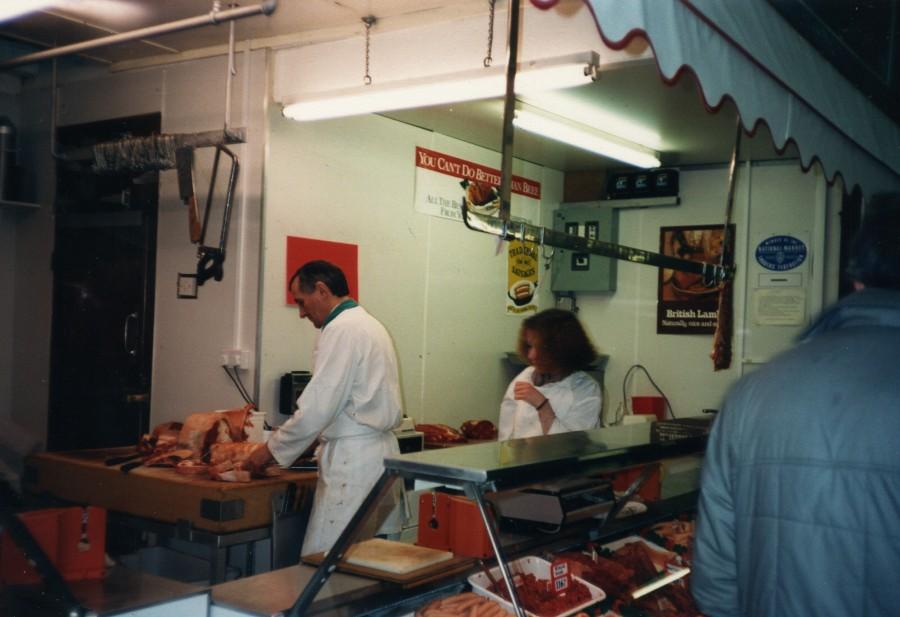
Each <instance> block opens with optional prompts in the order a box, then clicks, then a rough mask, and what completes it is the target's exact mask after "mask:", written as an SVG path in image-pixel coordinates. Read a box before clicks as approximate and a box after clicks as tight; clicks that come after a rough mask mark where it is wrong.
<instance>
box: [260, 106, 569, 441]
mask: <svg viewBox="0 0 900 617" xmlns="http://www.w3.org/2000/svg"><path fill="white" fill-rule="evenodd" d="M269 131H270V135H269V154H268V160H267V162H266V211H265V224H264V248H263V264H264V265H263V271H264V273H263V301H262V312H261V316H260V317H261V353H262V355H261V357H260V367H259V370H260V382H261V383H260V391H261V397H260V403H261V409H262V410H264V411H268V412H269V413H270V416H269V421H270V422H280V421H281V420H282V418H281V417H280V416H279V415H278V414H277V411H276V410H277V402H278V399H277V381H278V378H279V377H280V376H281V374H282V373H285V372H287V371H290V370H309V369H310V368H311V355H312V346H313V343H314V338H315V330H314V329H313V327H312V326H311V325H310V324H309V323H308V322H307V321H305V320H304V321H301V320H300V319H298V316H297V311H296V309H295V308H294V307H292V306H287V305H286V304H285V291H284V290H285V280H286V274H287V273H286V270H285V238H286V236H288V235H293V236H303V237H311V238H317V239H321V240H330V241H335V242H346V243H351V244H357V245H358V246H359V295H360V301H361V303H362V304H363V305H364V306H365V307H366V308H367V310H368V311H369V312H371V313H372V314H373V315H375V317H377V318H378V319H379V320H381V321H382V322H383V323H384V325H385V326H386V327H387V329H388V330H389V331H390V332H391V334H392V336H393V338H394V341H395V344H396V347H397V352H398V357H399V361H400V369H401V381H402V388H403V397H404V407H405V411H406V412H407V414H408V415H409V416H411V417H413V418H415V419H416V420H417V421H419V422H422V421H430V422H437V421H439V422H445V423H447V424H451V425H455V426H458V425H459V424H460V423H461V422H462V421H463V420H466V419H470V418H489V419H492V420H495V421H496V419H497V415H498V413H499V408H498V405H499V400H500V397H501V396H502V394H503V390H504V389H505V387H506V385H507V379H508V377H507V373H506V370H505V368H504V366H503V364H502V362H501V358H502V357H503V355H504V354H505V352H506V351H511V350H513V349H514V348H515V340H516V334H517V331H518V325H519V322H520V318H519V317H515V316H509V315H506V313H505V300H504V298H505V294H506V289H507V284H506V270H507V261H506V256H505V254H501V255H500V256H495V254H494V251H495V247H496V241H495V238H494V237H493V236H490V235H486V234H479V233H475V232H471V231H468V230H467V229H465V227H464V226H463V224H462V223H460V222H456V221H451V220H446V219H440V218H435V217H431V216H428V215H425V214H422V213H419V212H417V211H416V210H415V208H414V201H413V191H414V187H415V165H414V153H415V147H416V146H417V145H419V146H424V147H426V148H433V149H436V150H438V151H441V152H446V153H448V154H451V155H453V156H458V157H460V158H464V159H468V160H475V161H477V162H483V163H485V164H489V165H491V166H495V167H499V155H498V154H496V153H490V154H492V155H493V157H495V160H490V159H488V160H485V159H483V158H480V157H483V156H485V152H486V151H484V150H483V149H481V148H477V147H476V146H472V145H470V144H466V143H463V142H459V141H457V140H454V139H450V138H448V137H445V136H442V135H438V134H433V133H430V132H428V131H425V130H422V129H419V128H415V127H412V126H409V125H406V124H403V123H400V122H396V121H393V120H389V119H387V118H383V117H380V116H366V117H358V118H347V119H343V120H339V121H331V122H319V123H298V122H294V121H291V120H286V119H285V118H283V117H282V116H281V115H280V113H279V112H278V110H275V109H273V110H272V111H271V113H270V114H269ZM515 171H516V173H517V174H522V175H524V176H526V177H529V178H532V179H534V180H537V181H539V182H541V184H542V187H541V188H542V205H541V209H542V210H544V211H550V210H552V208H554V207H555V206H556V204H558V203H559V200H560V196H561V194H562V174H561V173H559V172H557V171H553V170H549V169H546V168H542V167H538V166H536V165H533V164H527V163H521V162H517V164H516V166H515ZM514 214H515V212H514ZM544 299H545V306H549V304H547V303H546V296H545V297H544Z"/></svg>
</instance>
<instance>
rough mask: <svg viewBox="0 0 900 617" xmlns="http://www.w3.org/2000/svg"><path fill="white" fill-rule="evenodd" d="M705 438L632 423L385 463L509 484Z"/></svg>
mask: <svg viewBox="0 0 900 617" xmlns="http://www.w3.org/2000/svg"><path fill="white" fill-rule="evenodd" d="M703 443H705V438H689V439H678V440H672V441H665V442H652V441H651V436H650V424H649V423H645V424H632V425H627V426H616V427H610V428H599V429H594V430H590V431H573V432H570V433H560V434H558V435H546V436H542V437H530V438H526V439H512V440H509V441H502V442H490V443H481V444H475V445H470V446H459V447H455V448H443V449H439V450H426V451H424V452H413V453H409V454H402V455H399V456H396V457H393V458H388V459H385V468H386V469H388V470H391V471H394V472H398V473H400V474H401V475H404V476H409V477H416V478H420V479H430V480H436V481H441V482H450V483H452V482H459V483H466V482H471V483H475V484H485V483H489V482H493V483H497V484H498V486H504V487H509V486H514V485H517V484H519V485H521V484H526V483H532V482H535V481H538V480H539V479H541V478H546V477H558V476H559V475H560V474H571V473H577V472H579V471H591V470H600V469H603V468H604V467H608V468H611V469H612V468H621V467H625V466H627V465H628V464H636V463H640V462H644V461H649V460H658V459H659V458H665V457H670V456H678V455H680V454H682V453H688V452H696V451H697V450H698V449H702V445H703Z"/></svg>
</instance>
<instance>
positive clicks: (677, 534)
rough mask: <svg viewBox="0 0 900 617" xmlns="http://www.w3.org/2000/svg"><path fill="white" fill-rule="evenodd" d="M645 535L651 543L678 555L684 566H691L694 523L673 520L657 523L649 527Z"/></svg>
mask: <svg viewBox="0 0 900 617" xmlns="http://www.w3.org/2000/svg"><path fill="white" fill-rule="evenodd" d="M645 535H647V536H648V537H649V539H650V540H651V541H652V542H656V543H658V544H661V545H663V546H665V547H666V548H667V549H669V550H670V551H674V552H676V553H678V555H680V556H681V560H682V561H683V562H684V564H685V565H687V566H689V565H691V562H692V561H693V555H692V553H693V547H694V521H690V520H679V519H675V520H671V521H666V522H663V523H658V524H656V525H654V526H653V527H651V528H650V530H649V531H648V532H647V533H646V534H645Z"/></svg>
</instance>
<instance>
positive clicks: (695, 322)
mask: <svg viewBox="0 0 900 617" xmlns="http://www.w3.org/2000/svg"><path fill="white" fill-rule="evenodd" d="M724 239H725V234H724V233H723V229H722V225H691V226H680V227H661V228H660V230H659V252H660V253H662V254H663V255H667V256H671V257H677V258H679V259H687V260H689V261H699V262H705V263H712V264H717V263H719V260H720V259H721V256H722V242H723V240H724ZM728 244H729V245H730V246H734V225H729V227H728ZM657 293H658V298H657V302H656V332H657V334H712V333H714V332H715V331H716V320H717V319H718V315H719V287H718V285H715V284H709V282H708V281H704V279H703V276H702V275H700V274H695V273H693V272H681V271H678V270H672V269H670V268H660V269H659V284H658V292H657Z"/></svg>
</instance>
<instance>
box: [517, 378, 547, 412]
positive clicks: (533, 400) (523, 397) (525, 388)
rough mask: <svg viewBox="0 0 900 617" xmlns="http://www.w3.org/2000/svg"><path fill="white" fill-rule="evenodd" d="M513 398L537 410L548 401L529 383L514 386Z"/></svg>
mask: <svg viewBox="0 0 900 617" xmlns="http://www.w3.org/2000/svg"><path fill="white" fill-rule="evenodd" d="M513 398H515V399H516V400H517V401H525V402H526V403H528V404H529V405H531V406H532V407H535V408H537V406H538V405H540V404H541V403H543V402H544V401H545V400H546V397H545V396H544V395H543V394H541V393H540V391H539V390H538V389H537V388H535V387H534V386H533V385H531V384H530V383H528V382H527V381H517V382H516V383H515V384H514V385H513Z"/></svg>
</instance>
